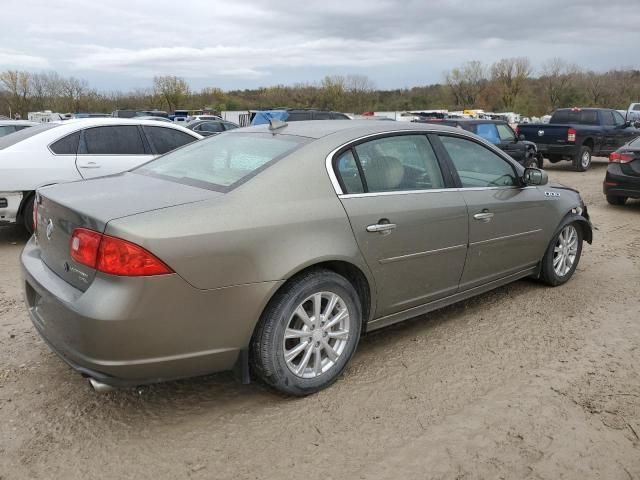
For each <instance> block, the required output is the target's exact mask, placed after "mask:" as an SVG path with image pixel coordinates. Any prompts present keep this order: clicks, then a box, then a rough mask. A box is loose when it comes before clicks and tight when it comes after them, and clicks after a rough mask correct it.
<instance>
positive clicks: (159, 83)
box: [153, 75, 189, 111]
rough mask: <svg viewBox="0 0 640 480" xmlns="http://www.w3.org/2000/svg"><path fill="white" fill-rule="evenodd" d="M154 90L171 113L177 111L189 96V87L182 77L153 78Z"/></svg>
mask: <svg viewBox="0 0 640 480" xmlns="http://www.w3.org/2000/svg"><path fill="white" fill-rule="evenodd" d="M153 89H154V91H155V94H156V95H158V97H160V98H161V99H162V100H163V101H164V102H165V103H166V104H167V108H168V110H169V111H173V110H175V109H176V108H177V107H178V105H180V104H181V102H182V101H183V100H184V99H185V97H186V96H187V95H189V85H188V84H187V82H186V81H185V80H184V79H183V78H180V77H176V76H175V75H165V76H161V77H153Z"/></svg>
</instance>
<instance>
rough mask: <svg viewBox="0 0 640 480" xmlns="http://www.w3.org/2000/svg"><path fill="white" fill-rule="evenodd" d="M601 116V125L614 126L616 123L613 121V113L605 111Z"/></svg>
mask: <svg viewBox="0 0 640 480" xmlns="http://www.w3.org/2000/svg"><path fill="white" fill-rule="evenodd" d="M601 115H602V124H603V125H615V124H616V122H615V121H614V120H613V113H611V112H607V111H606V110H605V111H603V112H602V113H601Z"/></svg>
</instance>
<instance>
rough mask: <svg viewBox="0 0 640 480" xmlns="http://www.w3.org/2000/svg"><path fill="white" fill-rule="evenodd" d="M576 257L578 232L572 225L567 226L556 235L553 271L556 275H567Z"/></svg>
mask: <svg viewBox="0 0 640 480" xmlns="http://www.w3.org/2000/svg"><path fill="white" fill-rule="evenodd" d="M577 255H578V232H577V230H576V229H575V227H574V226H573V225H567V226H566V227H564V228H563V229H562V231H561V232H560V235H558V241H557V242H556V245H555V246H554V248H553V270H554V271H555V272H556V274H557V275H559V276H561V277H564V276H565V275H567V274H568V273H569V272H570V271H571V268H573V265H574V263H575V261H576V257H577Z"/></svg>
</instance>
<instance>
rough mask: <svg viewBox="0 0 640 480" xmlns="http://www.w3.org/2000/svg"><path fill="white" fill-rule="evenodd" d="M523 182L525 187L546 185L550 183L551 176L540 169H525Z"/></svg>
mask: <svg viewBox="0 0 640 480" xmlns="http://www.w3.org/2000/svg"><path fill="white" fill-rule="evenodd" d="M522 182H523V183H524V184H525V185H534V186H535V185H546V184H547V183H548V182H549V175H547V172H545V171H544V170H540V169H539V168H525V169H524V174H523V175H522Z"/></svg>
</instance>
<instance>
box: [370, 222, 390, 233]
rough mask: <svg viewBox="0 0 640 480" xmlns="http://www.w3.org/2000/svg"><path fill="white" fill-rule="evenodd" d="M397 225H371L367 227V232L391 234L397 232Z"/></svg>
mask: <svg viewBox="0 0 640 480" xmlns="http://www.w3.org/2000/svg"><path fill="white" fill-rule="evenodd" d="M396 226H397V225H396V224H395V223H376V224H374V225H369V226H368V227H367V232H379V233H390V232H391V230H395V228H396Z"/></svg>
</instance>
